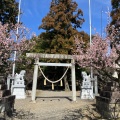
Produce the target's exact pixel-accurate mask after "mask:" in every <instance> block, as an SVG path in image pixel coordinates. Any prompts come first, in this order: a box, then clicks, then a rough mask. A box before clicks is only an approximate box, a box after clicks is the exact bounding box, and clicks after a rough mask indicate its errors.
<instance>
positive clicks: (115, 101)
mask: <svg viewBox="0 0 120 120" xmlns="http://www.w3.org/2000/svg"><path fill="white" fill-rule="evenodd" d="M117 88H118V87H117V86H115V85H114V84H113V83H112V82H109V83H107V84H106V86H105V87H104V89H103V91H102V92H101V93H100V96H96V108H97V110H98V112H99V113H100V114H101V115H102V116H103V118H105V119H115V118H120V91H119V89H117Z"/></svg>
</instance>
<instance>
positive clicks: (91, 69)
mask: <svg viewBox="0 0 120 120" xmlns="http://www.w3.org/2000/svg"><path fill="white" fill-rule="evenodd" d="M89 27H90V47H91V44H92V35H91V2H90V0H89ZM91 62H92V61H91ZM90 72H91V73H90V74H91V78H93V68H92V66H91V68H90Z"/></svg>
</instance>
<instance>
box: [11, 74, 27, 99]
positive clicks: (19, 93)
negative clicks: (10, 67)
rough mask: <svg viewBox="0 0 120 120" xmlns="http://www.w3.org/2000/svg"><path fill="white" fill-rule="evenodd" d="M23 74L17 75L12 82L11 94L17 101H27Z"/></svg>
mask: <svg viewBox="0 0 120 120" xmlns="http://www.w3.org/2000/svg"><path fill="white" fill-rule="evenodd" d="M23 76H24V75H23V74H17V73H16V75H15V79H14V81H12V85H11V93H12V95H15V96H16V99H25V98H26V95H25V83H24V79H23Z"/></svg>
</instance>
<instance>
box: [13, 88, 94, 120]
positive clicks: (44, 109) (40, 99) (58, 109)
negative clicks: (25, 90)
mask: <svg viewBox="0 0 120 120" xmlns="http://www.w3.org/2000/svg"><path fill="white" fill-rule="evenodd" d="M36 95H37V99H36V103H33V102H31V96H28V97H27V98H26V99H24V100H16V101H15V109H16V113H17V114H16V118H14V120H19V119H21V120H22V119H23V120H91V119H90V117H91V116H89V114H88V112H87V111H86V110H87V109H88V111H89V108H93V106H92V105H94V104H95V100H81V99H80V92H79V91H78V92H77V101H76V102H73V101H71V99H72V92H65V91H41V90H39V91H37V94H36ZM83 110H84V111H83ZM83 112H84V113H83Z"/></svg>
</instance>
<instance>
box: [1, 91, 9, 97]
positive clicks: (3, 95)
mask: <svg viewBox="0 0 120 120" xmlns="http://www.w3.org/2000/svg"><path fill="white" fill-rule="evenodd" d="M8 95H11V91H10V90H0V98H1V97H5V96H8Z"/></svg>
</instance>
